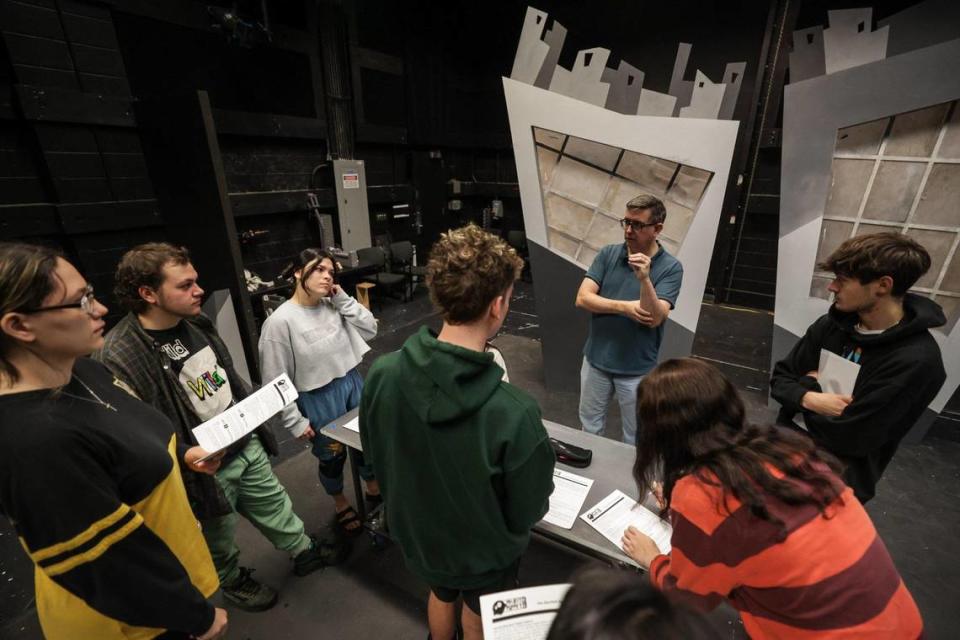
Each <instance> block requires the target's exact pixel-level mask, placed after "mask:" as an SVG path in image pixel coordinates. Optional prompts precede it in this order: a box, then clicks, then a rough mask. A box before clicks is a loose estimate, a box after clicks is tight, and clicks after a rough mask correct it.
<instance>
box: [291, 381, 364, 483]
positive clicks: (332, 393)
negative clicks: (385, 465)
mask: <svg viewBox="0 0 960 640" xmlns="http://www.w3.org/2000/svg"><path fill="white" fill-rule="evenodd" d="M362 392H363V378H361V377H360V374H359V373H358V372H357V370H356V369H351V370H350V372H349V373H347V375H345V376H343V377H342V378H337V379H335V380H331V381H330V382H329V383H327V384H325V385H324V386H322V387H320V388H319V389H312V390H310V391H305V392H303V393H301V394H300V397H298V398H297V407H298V408H299V409H300V413H302V414H303V415H304V416H305V417H306V418H307V420H309V421H310V426H311V427H313V430H314V431H316V432H317V435H316V436H314V438H313V455H315V456H317V459H318V460H320V469H319V475H320V484H322V485H323V490H324V491H326V492H327V495H330V496H335V495H339V494H341V493H343V465H344V463H345V462H346V460H347V449H346V447H345V446H344V445H343V444H341V443H339V442H337V441H336V440H333V439H332V438H328V437H327V436H325V435H323V434H322V433H320V429H322V428H323V427H325V426H327V425H328V424H330V423H331V422H333V421H334V420H336V419H337V418H339V417H340V416H342V415H343V414H345V413H346V412H347V411H350V410H351V409H356V408H357V406H359V405H360V394H361V393H362ZM357 461H358V463H359V471H360V477H361V478H363V479H364V480H372V479H373V467H372V466H371V465H368V464H363V455H362V454H358V455H357Z"/></svg>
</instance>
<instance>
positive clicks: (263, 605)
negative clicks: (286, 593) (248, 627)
mask: <svg viewBox="0 0 960 640" xmlns="http://www.w3.org/2000/svg"><path fill="white" fill-rule="evenodd" d="M252 573H253V569H250V568H248V567H240V575H238V576H237V577H236V579H234V580H233V581H231V582H230V583H229V584H223V585H220V589H221V590H222V591H223V597H224V598H226V599H227V600H228V601H229V602H231V603H233V604H234V605H236V606H237V607H239V608H240V609H243V610H244V611H266V610H267V609H269V608H271V607H272V606H273V605H275V604H277V592H276V590H275V589H273V588H272V587H268V586H267V585H265V584H261V583H259V582H257V581H256V580H254V579H253V577H252V576H251V574H252Z"/></svg>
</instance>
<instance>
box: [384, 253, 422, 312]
mask: <svg viewBox="0 0 960 640" xmlns="http://www.w3.org/2000/svg"><path fill="white" fill-rule="evenodd" d="M390 265H391V266H392V267H393V268H395V269H399V271H400V273H402V274H404V276H406V278H407V299H408V300H409V299H411V298H412V297H413V279H414V277H416V278H417V282H422V281H423V279H424V278H426V277H427V267H426V266H424V265H415V264H413V243H412V242H410V241H409V240H401V241H400V242H394V243H392V244H391V245H390Z"/></svg>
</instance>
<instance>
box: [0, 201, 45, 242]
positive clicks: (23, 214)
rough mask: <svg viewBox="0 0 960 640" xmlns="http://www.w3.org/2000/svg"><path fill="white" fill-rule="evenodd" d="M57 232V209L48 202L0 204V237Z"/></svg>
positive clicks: (19, 236)
mask: <svg viewBox="0 0 960 640" xmlns="http://www.w3.org/2000/svg"><path fill="white" fill-rule="evenodd" d="M59 233H60V225H59V224H58V223H57V210H56V208H55V207H54V205H52V204H50V203H47V202H43V203H38V204H14V205H3V206H0V237H3V238H6V239H12V238H24V237H28V236H45V235H55V234H59Z"/></svg>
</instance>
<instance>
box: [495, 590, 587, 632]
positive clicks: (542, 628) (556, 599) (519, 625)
mask: <svg viewBox="0 0 960 640" xmlns="http://www.w3.org/2000/svg"><path fill="white" fill-rule="evenodd" d="M569 588H570V585H569V584H548V585H544V586H541V587H530V588H528V589H512V590H510V591H501V592H500V593H491V594H487V595H485V596H480V612H481V613H480V616H481V620H482V621H483V637H484V639H485V640H544V638H546V637H547V632H548V631H550V625H551V624H553V619H554V618H555V617H556V616H557V611H558V610H559V609H560V604H561V603H562V602H563V598H564V596H565V595H566V594H567V590H568V589H569Z"/></svg>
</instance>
